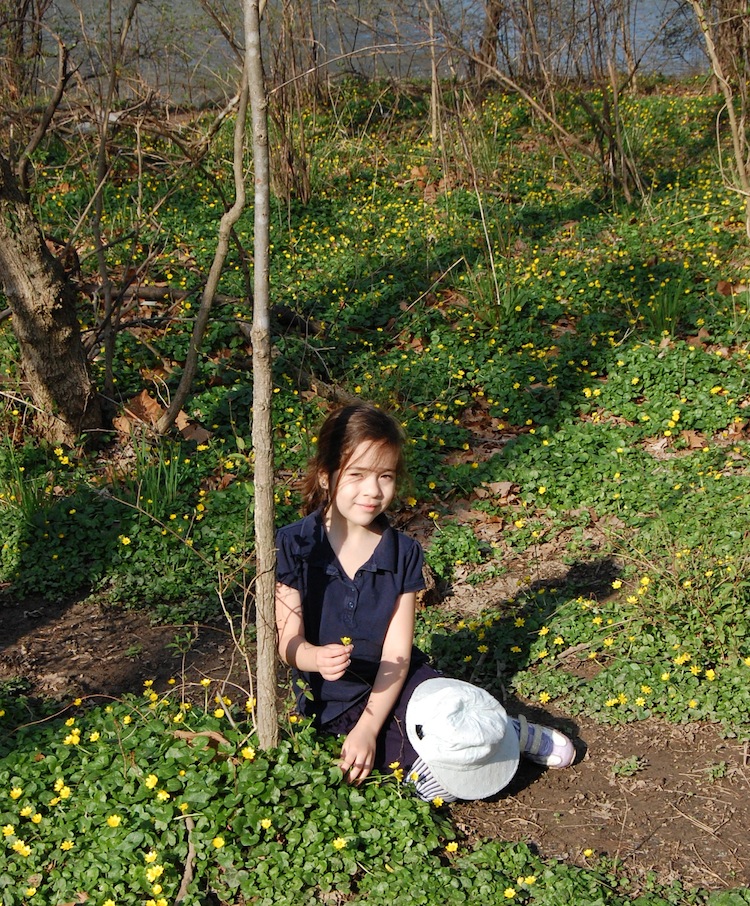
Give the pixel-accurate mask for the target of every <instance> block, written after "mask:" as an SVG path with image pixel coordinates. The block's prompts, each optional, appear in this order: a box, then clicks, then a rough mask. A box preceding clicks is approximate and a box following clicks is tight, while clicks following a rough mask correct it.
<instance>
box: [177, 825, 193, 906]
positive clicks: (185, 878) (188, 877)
mask: <svg viewBox="0 0 750 906" xmlns="http://www.w3.org/2000/svg"><path fill="white" fill-rule="evenodd" d="M183 817H184V819H185V829H186V830H187V838H188V851H187V856H186V857H185V870H184V871H183V873H182V882H181V884H180V889H179V890H178V891H177V896H176V897H175V899H174V901H175V903H181V902H182V901H183V900H184V899H185V897H186V896H187V892H188V887H190V884H191V883H192V881H193V876H194V874H195V872H194V870H193V866H194V865H195V843H193V831H194V830H195V822H194V821H193V819H192V818H191V817H190V815H184V816H183Z"/></svg>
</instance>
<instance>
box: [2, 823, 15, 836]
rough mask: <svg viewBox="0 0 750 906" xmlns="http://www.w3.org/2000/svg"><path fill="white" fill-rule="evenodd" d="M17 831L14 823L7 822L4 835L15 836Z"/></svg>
mask: <svg viewBox="0 0 750 906" xmlns="http://www.w3.org/2000/svg"><path fill="white" fill-rule="evenodd" d="M15 833H16V829H15V827H13V825H12V824H6V825H5V827H4V828H3V836H4V837H13V836H15Z"/></svg>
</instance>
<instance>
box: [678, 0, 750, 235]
mask: <svg viewBox="0 0 750 906" xmlns="http://www.w3.org/2000/svg"><path fill="white" fill-rule="evenodd" d="M690 3H691V5H692V7H693V10H694V11H695V15H696V18H697V19H698V24H699V25H700V29H701V32H702V34H703V40H704V42H705V45H706V51H707V53H708V58H709V60H710V61H711V67H712V69H713V72H714V76H715V77H716V79H717V81H718V83H719V88H720V89H721V93H722V94H723V95H724V109H725V110H726V114H727V119H728V120H729V131H730V135H731V139H732V152H733V155H734V170H735V173H734V179H730V180H726V181H727V182H729V183H730V184H732V183H734V186H733V187H734V188H735V189H736V190H737V191H738V192H740V194H741V195H742V196H743V198H744V199H745V233H746V235H747V237H748V239H750V147H749V145H750V142H748V135H747V122H748V118H749V117H750V103H749V100H748V92H747V77H748V68H749V64H748V60H747V54H748V47H747V40H748V38H750V13H748V11H747V9H748V8H747V5H746V4H745V6H744V9H743V8H742V6H741V4H737V6H736V7H735V9H734V11H733V12H732V10H731V9H730V7H729V3H720V4H719V5H718V10H715V11H714V13H715V16H717V17H718V18H714V19H713V20H712V19H711V18H709V12H710V5H709V4H706V6H704V5H703V4H702V3H701V0H690ZM727 16H731V19H732V23H733V29H734V31H735V32H738V31H740V32H742V33H743V34H744V38H745V40H744V41H738V42H737V43H736V45H735V52H734V56H732V54H731V52H730V51H731V42H730V47H724V48H723V49H722V50H721V51H720V50H719V47H718V45H717V40H718V38H719V34H720V28H722V27H723V28H724V29H726V28H727ZM719 152H720V153H721V148H719ZM722 169H723V168H722Z"/></svg>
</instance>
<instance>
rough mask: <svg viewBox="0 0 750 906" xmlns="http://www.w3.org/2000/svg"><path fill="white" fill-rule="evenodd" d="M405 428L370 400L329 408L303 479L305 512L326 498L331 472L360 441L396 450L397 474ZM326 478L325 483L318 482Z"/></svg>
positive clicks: (340, 466)
mask: <svg viewBox="0 0 750 906" xmlns="http://www.w3.org/2000/svg"><path fill="white" fill-rule="evenodd" d="M404 440H405V438H404V432H403V430H402V429H401V425H400V424H399V422H398V421H396V419H395V418H394V417H393V416H392V415H389V414H388V413H387V412H384V411H383V410H382V409H378V408H377V407H376V406H373V405H371V404H370V403H354V404H352V405H350V406H344V407H343V408H342V409H337V410H336V411H335V412H332V413H331V414H330V415H329V416H328V417H327V418H326V420H325V421H324V422H323V425H322V427H321V429H320V435H319V437H318V450H317V453H316V454H315V456H314V457H313V458H312V459H311V460H310V462H309V463H308V466H307V474H306V475H305V478H304V480H303V483H302V495H303V497H304V501H305V512H306V513H313V512H314V511H315V510H317V509H318V507H321V506H324V505H326V504H327V503H328V501H329V488H330V486H331V479H332V477H333V473H334V472H337V471H340V470H341V469H343V468H344V467H345V466H346V464H347V462H348V461H349V459H350V457H351V455H352V453H354V451H355V450H356V448H357V447H358V446H359V445H360V444H361V443H362V442H363V441H371V442H372V443H374V444H383V445H384V446H388V447H391V448H392V449H393V450H395V451H396V452H397V453H398V462H397V465H396V474H397V477H401V476H402V475H403V472H404ZM321 475H325V476H326V478H327V487H323V485H322V484H321V482H320V478H321Z"/></svg>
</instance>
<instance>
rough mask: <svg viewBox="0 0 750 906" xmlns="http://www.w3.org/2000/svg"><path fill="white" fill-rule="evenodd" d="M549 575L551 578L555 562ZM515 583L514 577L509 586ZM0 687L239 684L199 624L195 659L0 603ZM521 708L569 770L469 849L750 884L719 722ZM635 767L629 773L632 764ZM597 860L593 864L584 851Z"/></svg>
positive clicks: (465, 807)
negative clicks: (550, 729) (557, 732)
mask: <svg viewBox="0 0 750 906" xmlns="http://www.w3.org/2000/svg"><path fill="white" fill-rule="evenodd" d="M546 572H547V573H548V574H550V575H553V574H554V572H555V569H554V565H549V564H548V565H547V568H546ZM503 581H504V582H506V583H507V581H508V580H507V579H505V580H503ZM507 591H508V588H507V587H506V586H500V585H497V584H492V583H489V584H486V585H485V586H480V587H476V586H469V585H462V584H461V582H458V583H456V584H455V585H454V587H453V589H452V590H451V591H450V594H449V595H448V598H447V600H445V601H444V603H445V604H447V605H449V606H450V607H451V608H452V609H456V610H459V611H461V610H463V611H466V612H468V611H471V610H475V609H476V608H477V606H478V604H482V603H489V602H492V601H493V599H494V600H498V599H500V600H502V599H504V598H506V597H507ZM0 625H2V628H3V641H2V647H1V648H0V680H6V679H11V678H23V679H24V680H25V681H26V682H28V683H29V684H30V692H31V694H34V695H40V696H41V695H43V696H53V697H55V698H57V699H60V700H61V701H62V702H69V701H70V700H71V698H72V697H78V696H80V697H85V696H100V695H104V696H115V697H116V696H119V695H120V694H122V693H123V692H127V691H130V692H140V691H142V689H143V682H144V680H146V679H153V680H154V681H155V684H156V685H157V686H163V685H164V684H165V683H166V681H167V679H168V678H169V677H171V676H186V677H187V678H188V679H189V680H195V681H197V680H199V679H200V678H202V677H204V676H209V677H211V678H213V679H222V678H225V677H230V676H232V675H235V676H236V675H238V673H237V668H238V665H237V664H235V663H234V662H233V656H232V652H233V648H232V645H231V642H230V639H229V637H228V634H227V632H226V630H225V629H222V628H221V627H220V626H217V627H195V632H196V634H197V638H196V641H195V643H194V644H193V646H192V647H191V649H190V651H189V652H188V654H187V655H186V656H185V657H184V662H183V657H182V656H181V655H180V654H179V653H178V652H175V650H174V647H173V646H171V643H173V642H174V639H175V636H176V635H178V634H184V632H185V630H186V627H174V626H163V625H153V624H152V623H151V622H150V621H149V619H148V616H146V615H144V614H142V613H136V612H129V611H120V610H112V609H105V608H103V607H101V606H99V605H97V604H96V603H93V602H91V601H70V602H65V603H58V604H50V603H40V604H39V605H38V606H35V605H34V604H30V603H29V602H25V603H23V604H12V603H9V602H8V601H7V600H6V601H5V602H3V603H0ZM521 707H522V708H523V710H524V711H525V712H526V714H527V715H528V716H529V717H530V718H531V719H534V718H537V719H542V720H544V721H546V722H548V723H553V724H555V725H556V726H558V727H560V728H561V729H563V730H565V731H567V732H568V733H569V734H570V735H572V736H573V737H574V739H575V742H576V746H577V749H578V758H577V761H576V763H575V765H574V766H573V767H571V768H569V769H567V770H563V771H554V770H547V771H545V770H542V769H540V768H537V767H535V766H533V765H530V764H528V763H525V764H523V765H522V768H521V769H520V770H519V772H518V774H517V776H516V778H515V779H514V781H513V784H512V785H511V786H510V787H509V788H507V789H506V790H504V791H503V793H502V794H500V795H499V796H498V797H497V798H496V799H494V800H488V801H482V802H471V803H461V804H456V805H454V806H452V811H453V815H454V818H455V820H456V821H457V823H458V826H459V827H460V828H461V830H462V831H463V832H464V833H465V834H466V835H467V837H469V838H470V839H487V838H495V839H502V840H512V841H524V842H526V843H528V844H529V845H531V846H532V847H533V848H534V849H535V850H536V851H538V852H539V854H540V855H542V856H543V857H545V858H556V859H561V860H565V861H566V862H569V863H575V864H579V865H587V864H589V865H593V864H596V861H597V859H599V858H600V857H602V856H607V857H609V858H617V859H619V860H620V861H621V862H622V863H623V864H624V867H625V868H626V870H627V872H628V874H629V875H630V876H631V877H632V878H633V879H634V880H635V882H636V886H641V884H643V883H645V882H646V880H647V878H648V877H649V875H652V876H654V877H655V878H656V879H657V880H658V881H659V882H662V883H671V882H672V881H680V882H681V883H682V884H683V885H685V886H686V887H703V888H711V889H720V888H727V887H738V886H750V835H749V834H748V828H750V766H749V765H748V749H747V745H746V744H742V743H738V742H737V741H736V740H730V739H724V738H722V736H721V735H720V734H719V733H718V732H717V730H716V728H715V727H713V726H710V725H701V724H687V725H672V724H667V723H662V722H658V721H647V722H643V723H638V724H631V725H628V726H622V727H613V726H603V725H599V724H596V723H594V722H593V721H590V720H585V719H582V720H579V721H577V722H572V721H571V720H569V719H566V718H565V716H564V715H561V714H557V713H555V712H551V711H545V712H540V711H539V710H534V709H533V708H528V707H524V705H523V703H521ZM624 763H625V765H626V766H628V767H630V768H632V771H633V773H630V774H628V773H627V772H626V771H625V768H624V767H623V764H624ZM589 850H591V851H593V853H592V854H588V855H587V853H588V851H589Z"/></svg>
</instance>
